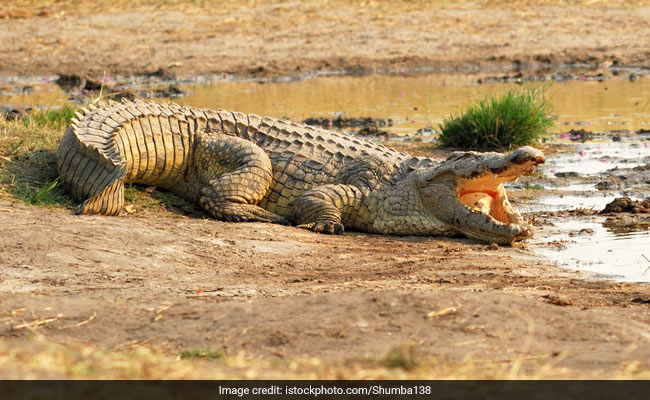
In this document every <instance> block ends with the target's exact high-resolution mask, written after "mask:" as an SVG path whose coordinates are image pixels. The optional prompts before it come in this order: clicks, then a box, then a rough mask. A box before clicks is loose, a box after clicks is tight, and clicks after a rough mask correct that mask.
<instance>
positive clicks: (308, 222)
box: [293, 184, 364, 234]
mask: <svg viewBox="0 0 650 400" xmlns="http://www.w3.org/2000/svg"><path fill="white" fill-rule="evenodd" d="M363 197H364V196H363V193H362V192H361V190H360V189H359V188H358V187H356V186H354V185H346V184H330V185H322V186H318V187H316V188H314V189H312V190H310V191H308V192H306V193H305V194H303V195H302V196H300V197H299V198H297V199H296V202H295V204H294V207H293V219H294V221H295V222H296V223H297V224H298V227H299V228H304V229H309V230H311V231H314V232H319V233H329V234H341V233H343V231H344V225H346V224H348V223H351V222H352V221H354V220H355V218H356V214H357V212H358V210H359V208H360V205H361V201H362V199H363Z"/></svg>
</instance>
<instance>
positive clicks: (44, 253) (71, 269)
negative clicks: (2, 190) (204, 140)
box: [0, 1, 650, 378]
mask: <svg viewBox="0 0 650 400" xmlns="http://www.w3.org/2000/svg"><path fill="white" fill-rule="evenodd" d="M28 3H29V2H28ZM321 3H322V2H317V1H314V2H301V3H293V2H277V3H276V2H271V3H268V2H259V3H254V4H253V6H251V7H250V8H246V9H244V8H242V7H240V6H238V5H236V4H234V3H233V4H230V3H228V4H229V5H228V6H224V7H222V8H219V9H214V10H211V13H210V14H209V15H208V14H206V13H205V12H204V9H201V8H192V7H189V6H188V7H181V6H170V7H169V8H160V9H153V8H151V7H149V8H147V7H146V6H145V8H144V12H143V11H142V10H135V9H126V10H117V9H109V10H105V11H103V12H102V11H101V10H97V8H93V7H91V6H90V5H88V3H83V4H85V6H84V7H78V8H77V9H74V10H66V9H62V8H61V7H60V6H59V5H57V4H58V3H52V4H51V5H49V6H44V7H41V8H39V9H36V10H35V11H34V10H31V9H29V8H26V9H21V8H20V7H13V8H11V7H9V6H7V5H6V4H3V5H1V6H0V10H1V12H0V15H2V16H4V17H5V18H6V19H1V20H0V27H1V28H0V74H3V75H15V74H21V75H24V74H48V75H49V74H58V73H68V74H78V75H83V74H90V75H93V74H94V75H95V76H97V75H101V74H103V73H104V72H108V73H113V74H115V73H120V74H142V73H152V72H156V73H157V74H158V75H166V74H169V75H180V74H202V73H223V72H226V73H232V74H238V75H255V76H279V75H290V74H296V73H304V72H317V71H320V72H323V71H334V70H341V69H353V70H357V71H373V70H381V69H396V70H398V71H399V68H415V67H427V68H431V69H433V70H465V71H471V70H476V69H484V70H486V71H492V69H494V68H496V69H502V70H509V69H516V68H527V67H536V68H546V67H553V68H556V67H558V66H562V65H564V64H576V63H577V64H581V65H583V66H585V65H586V66H589V67H590V68H593V69H595V70H599V69H601V70H604V69H607V68H608V67H611V66H621V65H624V66H648V65H649V64H650V52H649V51H648V50H647V49H648V48H650V46H649V45H650V43H649V42H648V41H649V40H650V39H649V38H650V24H648V22H647V21H648V20H650V7H649V6H647V5H641V6H634V7H630V6H624V5H623V3H613V4H614V5H613V6H606V5H605V4H606V3H605V2H595V3H594V2H589V3H590V5H581V4H582V3H578V4H577V5H572V6H566V7H558V6H554V5H550V6H537V5H530V4H528V3H526V2H521V3H520V2H513V4H514V5H512V4H510V5H505V4H501V3H499V2H497V3H493V4H491V5H482V4H478V3H476V4H469V5H468V4H465V3H463V4H456V3H448V2H441V3H439V4H438V5H433V6H432V5H427V7H424V6H423V5H422V4H423V3H419V2H415V3H398V5H397V6H394V7H392V8H391V7H388V6H387V3H384V2H368V3H364V4H365V6H360V5H357V6H352V5H348V3H347V2H342V1H332V2H327V3H326V5H325V6H324V4H321ZM19 4H20V3H19ZM45 4H46V5H47V4H48V3H45ZM63 4H65V2H63ZM426 4H429V3H428V2H427V3H426ZM608 4H611V3H608ZM524 5H525V6H524ZM25 10H26V11H25ZM43 10H45V11H43ZM21 13H22V14H21ZM39 15H40V16H39ZM117 54H119V56H117ZM0 227H1V230H0V266H1V268H0V340H1V341H2V342H4V343H6V344H9V345H10V346H12V347H14V348H21V346H25V345H26V344H28V343H29V342H30V340H32V338H33V336H34V335H36V336H44V337H45V338H47V340H49V341H53V342H56V343H62V344H65V345H77V344H88V345H93V346H100V347H105V348H108V349H125V348H126V349H128V348H131V347H132V346H134V345H142V346H152V347H155V348H157V349H162V350H163V351H165V352H167V353H168V354H171V355H174V354H178V352H179V351H182V350H184V349H216V350H223V351H224V352H225V353H226V354H227V355H229V356H236V355H238V354H241V352H242V351H243V352H244V354H245V355H246V356H247V357H250V358H251V359H263V360H268V359H271V360H273V359H281V360H292V359H296V358H309V357H316V358H319V359H321V360H324V361H325V362H341V361H342V360H343V361H345V360H352V359H364V358H365V359H375V358H377V357H380V356H382V355H383V354H386V352H388V351H390V350H391V349H394V348H396V347H400V346H411V347H412V348H413V349H414V351H415V352H416V353H417V355H418V357H422V358H426V359H429V358H431V357H433V358H434V359H436V360H440V362H453V363H459V364H462V363H465V362H468V361H471V362H479V363H480V362H485V365H486V367H485V368H486V369H488V370H489V369H490V368H493V366H494V365H502V364H503V365H511V364H513V363H521V364H522V371H524V372H526V371H529V372H531V373H534V372H535V371H538V370H539V368H540V366H551V367H552V368H553V372H552V373H551V374H550V376H554V377H570V378H573V377H579V378H609V377H614V376H617V375H618V374H620V373H626V374H627V375H625V376H630V374H632V375H631V376H634V374H635V373H637V372H638V373H647V371H649V370H650V364H649V363H648V360H650V346H648V345H649V344H650V343H649V342H650V335H649V334H648V332H650V287H649V286H648V285H642V284H630V283H617V282H612V281H604V280H590V279H587V278H586V277H585V276H583V275H581V274H580V273H577V272H571V271H567V270H563V269H560V268H558V267H556V266H553V265H551V264H549V263H548V262H547V261H545V260H543V259H541V258H537V257H536V256H535V255H534V254H533V253H532V252H531V251H529V250H528V249H527V248H526V245H525V244H523V245H517V246H515V247H502V248H499V247H497V246H490V245H485V244H478V243H475V242H472V241H469V240H466V239H443V238H421V237H390V236H376V235H368V234H360V233H354V232H348V233H346V234H345V235H343V236H324V235H319V234H315V233H311V232H307V231H304V230H299V229H297V228H292V227H284V226H277V225H267V224H248V223H247V224H228V223H222V222H218V221H214V220H211V219H207V218H204V217H203V216H202V215H201V214H199V215H193V216H186V215H178V216H173V217H172V216H170V215H167V216H165V217H160V216H156V215H146V214H141V213H138V212H136V213H134V214H131V215H124V216H120V217H97V216H82V217H80V216H74V215H72V214H71V213H70V210H64V209H61V208H53V209H50V208H43V207H28V206H24V205H20V204H16V203H12V202H10V201H8V200H7V199H5V200H0ZM0 372H1V373H0V377H1V376H5V377H6V376H14V375H11V368H9V370H7V368H6V366H5V368H4V371H0ZM45 376H50V375H45ZM64 376H65V375H64ZM486 376H492V377H503V375H490V374H489V373H488V374H487V375H486ZM533 376H536V375H533ZM55 377H56V376H55ZM465 377H471V376H465Z"/></svg>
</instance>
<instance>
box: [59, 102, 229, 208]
mask: <svg viewBox="0 0 650 400" xmlns="http://www.w3.org/2000/svg"><path fill="white" fill-rule="evenodd" d="M88 107H89V109H86V108H82V110H83V111H82V112H78V113H77V117H76V118H73V119H72V125H71V126H70V128H69V129H68V130H67V131H66V132H65V134H64V135H63V138H62V140H61V143H60V145H59V149H58V151H57V154H56V156H57V168H58V171H59V175H60V176H61V178H62V180H63V182H64V184H65V186H66V189H67V190H68V192H69V193H71V194H72V197H74V199H75V200H77V201H78V202H80V203H81V204H80V205H79V206H78V207H77V208H76V210H75V212H76V213H77V214H104V215H116V214H118V213H119V212H120V210H121V209H122V205H123V204H124V183H125V182H134V183H142V184H148V185H156V186H160V187H162V188H166V189H172V190H173V189H174V188H176V187H177V186H178V185H182V184H183V183H184V181H185V178H186V172H187V170H188V168H189V165H190V164H191V162H192V157H193V148H194V141H195V134H196V132H199V131H201V132H213V131H223V130H224V125H225V124H224V123H223V122H222V120H221V117H220V116H219V114H218V112H217V111H212V110H203V109H198V108H194V107H188V106H180V105H178V104H173V103H169V104H159V103H152V102H146V101H141V100H136V101H128V100H123V101H122V102H121V103H118V102H115V101H109V102H108V103H104V102H100V103H99V104H98V105H96V106H95V105H89V106H88ZM226 127H227V126H226ZM181 194H183V195H186V196H189V197H192V196H191V195H190V194H188V193H181ZM194 197H196V196H194Z"/></svg>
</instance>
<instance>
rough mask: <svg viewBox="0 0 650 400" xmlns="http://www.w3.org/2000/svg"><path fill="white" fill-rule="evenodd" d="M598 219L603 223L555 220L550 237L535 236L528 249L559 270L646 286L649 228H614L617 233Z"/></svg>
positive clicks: (543, 235)
mask: <svg viewBox="0 0 650 400" xmlns="http://www.w3.org/2000/svg"><path fill="white" fill-rule="evenodd" d="M598 219H600V220H603V221H601V222H598V221H596V220H594V219H586V218H577V219H576V218H571V219H565V220H559V221H557V222H555V225H556V226H555V227H554V228H552V229H551V230H550V233H545V232H544V231H540V232H538V233H537V235H536V237H535V239H534V241H533V243H531V247H532V248H533V249H534V250H535V251H536V252H537V253H539V254H541V255H543V256H546V257H548V258H550V259H552V260H554V261H555V262H556V263H557V265H559V266H562V267H565V268H569V269H574V270H581V271H585V272H587V273H588V274H589V275H590V276H592V277H595V278H602V279H615V280H620V281H627V282H650V270H648V268H649V267H650V261H648V260H647V259H646V258H644V256H645V257H647V258H648V259H650V230H648V229H649V228H650V227H649V226H648V225H645V226H634V227H632V226H629V227H628V228H627V229H625V228H622V227H621V226H620V225H616V226H617V227H618V229H617V228H615V227H612V226H607V224H606V223H604V218H602V217H598ZM581 230H583V233H580V231H581ZM584 230H587V231H584ZM589 230H591V231H589ZM558 231H559V232H561V233H558ZM590 232H591V233H590ZM569 234H573V235H574V236H569ZM552 241H560V243H559V244H558V246H550V245H548V242H552Z"/></svg>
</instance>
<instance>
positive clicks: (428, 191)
mask: <svg viewBox="0 0 650 400" xmlns="http://www.w3.org/2000/svg"><path fill="white" fill-rule="evenodd" d="M77 118H78V119H73V124H72V126H71V127H70V128H69V129H68V130H67V131H66V133H65V134H64V136H63V139H62V140H61V143H60V145H59V149H58V151H57V167H58V170H59V174H60V175H61V177H62V179H63V182H64V183H65V185H66V188H67V189H68V191H69V192H70V193H71V194H72V196H73V197H74V198H75V199H76V200H77V201H79V202H80V203H81V204H80V205H79V206H78V207H77V208H76V210H75V212H76V213H78V214H105V215H116V214H118V213H119V212H120V210H121V209H122V206H123V204H124V184H125V183H129V182H134V183H143V184H150V185H157V186H160V187H162V188H165V189H167V190H170V191H174V192H175V193H178V194H180V195H182V196H183V197H184V198H186V199H187V200H189V201H191V202H198V204H199V205H200V206H201V207H203V208H204V209H205V210H206V211H207V212H209V213H210V214H211V215H213V216H214V217H215V218H217V219H220V220H224V221H238V222H240V221H263V222H274V223H281V224H296V225H298V226H299V227H301V228H305V229H310V230H312V231H315V232H322V233H342V232H343V231H344V227H345V228H348V229H353V230H358V231H365V232H372V233H382V234H395V235H443V236H451V235H458V234H462V235H466V236H468V237H471V238H475V239H479V240H483V241H487V242H495V243H511V242H512V241H514V240H520V239H524V238H527V237H530V235H532V228H531V227H530V226H529V225H527V224H526V223H525V222H524V221H523V220H522V219H521V217H520V216H519V214H518V213H517V212H516V211H514V210H513V209H512V208H511V207H510V205H509V203H508V200H507V196H506V194H505V190H503V186H502V183H503V182H505V181H509V180H514V179H516V178H517V176H519V175H521V174H523V173H526V172H528V171H530V170H531V169H532V168H534V167H535V165H537V164H539V163H542V162H544V156H543V155H542V153H541V152H539V151H538V150H535V149H533V148H530V147H525V148H522V149H519V150H517V151H515V152H513V153H510V154H508V155H503V154H499V153H473V152H465V153H454V154H452V156H450V157H449V159H448V160H447V161H444V162H442V163H439V162H438V161H436V160H433V159H430V158H425V157H412V156H409V155H407V154H404V153H400V152H398V151H395V150H393V149H389V148H386V147H384V146H381V145H376V144H373V143H371V142H368V141H364V140H361V139H357V138H353V137H351V136H347V135H343V134H339V133H336V132H331V131H327V130H323V129H319V128H315V127H310V126H305V125H300V124H295V123H290V122H287V121H282V120H276V119H271V118H261V117H258V116H256V115H252V114H250V115H246V114H242V113H237V112H229V111H224V110H216V111H214V110H206V109H198V108H193V107H187V106H185V107H181V106H179V105H176V104H173V103H169V104H160V103H151V102H143V101H135V102H130V101H124V102H123V103H116V102H109V103H108V104H105V103H102V104H101V105H100V107H95V106H91V110H86V109H84V112H83V113H79V114H78V116H77Z"/></svg>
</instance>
